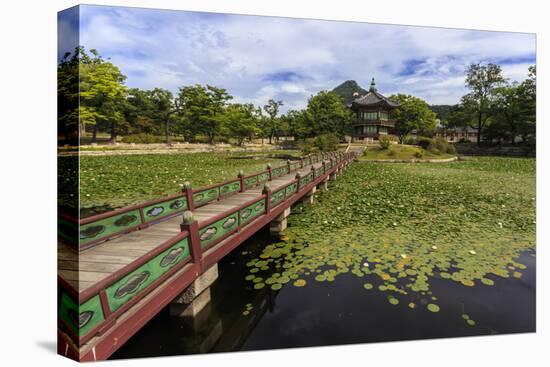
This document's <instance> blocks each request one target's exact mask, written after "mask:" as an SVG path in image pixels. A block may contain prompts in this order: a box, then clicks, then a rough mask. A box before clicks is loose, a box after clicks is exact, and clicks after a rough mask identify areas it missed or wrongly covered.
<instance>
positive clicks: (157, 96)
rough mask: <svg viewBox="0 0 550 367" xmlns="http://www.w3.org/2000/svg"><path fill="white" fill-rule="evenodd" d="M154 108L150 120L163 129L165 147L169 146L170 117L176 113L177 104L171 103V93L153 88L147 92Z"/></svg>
mask: <svg viewBox="0 0 550 367" xmlns="http://www.w3.org/2000/svg"><path fill="white" fill-rule="evenodd" d="M149 96H150V99H151V102H152V105H153V106H154V109H153V110H152V118H153V120H155V121H157V123H158V124H159V125H162V126H163V127H164V137H165V142H166V144H167V145H170V122H171V119H172V115H173V114H174V113H176V112H177V104H175V102H174V101H173V96H172V93H171V92H170V91H168V90H166V89H162V88H155V89H153V90H152V91H150V92H149Z"/></svg>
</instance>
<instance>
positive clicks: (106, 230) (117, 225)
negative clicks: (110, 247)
mask: <svg viewBox="0 0 550 367" xmlns="http://www.w3.org/2000/svg"><path fill="white" fill-rule="evenodd" d="M140 223H141V216H140V214H139V209H135V210H131V211H129V212H126V213H122V214H118V215H114V216H112V217H109V218H105V219H101V220H98V221H95V222H92V223H88V224H85V225H83V226H80V245H84V244H86V243H88V242H90V241H93V240H95V239H97V238H102V237H105V236H110V235H113V234H116V233H118V232H121V231H123V230H125V229H128V228H131V227H135V226H137V225H138V224H140Z"/></svg>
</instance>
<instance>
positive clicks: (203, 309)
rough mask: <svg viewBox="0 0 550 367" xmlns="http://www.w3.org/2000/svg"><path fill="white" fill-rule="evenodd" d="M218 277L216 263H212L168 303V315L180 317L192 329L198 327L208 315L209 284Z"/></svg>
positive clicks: (205, 320) (206, 320) (206, 319)
mask: <svg viewBox="0 0 550 367" xmlns="http://www.w3.org/2000/svg"><path fill="white" fill-rule="evenodd" d="M216 279H218V264H215V265H213V266H212V267H210V268H209V269H208V270H206V271H205V272H204V273H202V274H201V275H200V276H199V277H198V278H197V279H195V280H194V281H193V283H191V285H189V287H187V289H186V290H185V291H183V293H181V294H180V295H179V296H178V297H176V298H175V299H174V300H173V301H172V303H170V315H171V316H175V317H181V318H182V319H184V320H185V321H186V322H187V323H188V324H189V325H191V326H192V327H193V329H194V330H198V329H200V328H201V327H202V326H203V325H204V324H205V323H206V322H208V319H209V317H210V300H211V294H210V286H211V285H212V284H213V283H214V281H215V280H216Z"/></svg>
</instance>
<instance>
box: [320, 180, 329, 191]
mask: <svg viewBox="0 0 550 367" xmlns="http://www.w3.org/2000/svg"><path fill="white" fill-rule="evenodd" d="M319 189H320V190H321V191H328V177H327V178H325V179H324V180H323V181H322V182H321V183H320V184H319Z"/></svg>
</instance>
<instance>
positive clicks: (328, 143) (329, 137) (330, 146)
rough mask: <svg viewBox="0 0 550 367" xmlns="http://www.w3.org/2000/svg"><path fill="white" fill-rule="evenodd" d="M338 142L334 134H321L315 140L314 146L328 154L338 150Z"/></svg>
mask: <svg viewBox="0 0 550 367" xmlns="http://www.w3.org/2000/svg"><path fill="white" fill-rule="evenodd" d="M338 143H340V140H339V139H338V137H337V136H336V135H334V134H323V135H319V136H318V137H316V138H315V141H314V143H313V144H314V145H315V147H316V148H317V149H319V150H320V151H322V152H330V151H334V150H338Z"/></svg>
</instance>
